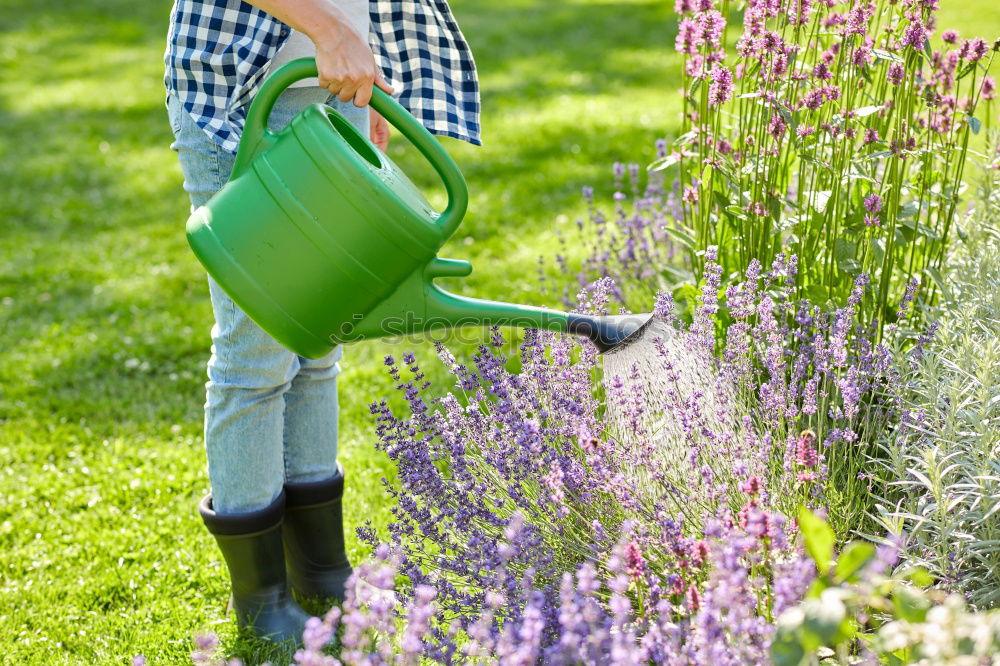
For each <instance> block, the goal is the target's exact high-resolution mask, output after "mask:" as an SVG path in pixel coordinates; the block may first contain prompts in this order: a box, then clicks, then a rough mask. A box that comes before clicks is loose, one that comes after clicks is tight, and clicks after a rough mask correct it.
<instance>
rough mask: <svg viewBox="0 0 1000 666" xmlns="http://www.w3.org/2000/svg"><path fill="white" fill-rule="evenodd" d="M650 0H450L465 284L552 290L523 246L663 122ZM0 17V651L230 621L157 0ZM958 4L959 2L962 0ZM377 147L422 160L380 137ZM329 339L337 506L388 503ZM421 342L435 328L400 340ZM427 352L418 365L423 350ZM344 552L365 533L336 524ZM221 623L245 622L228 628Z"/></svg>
mask: <svg viewBox="0 0 1000 666" xmlns="http://www.w3.org/2000/svg"><path fill="white" fill-rule="evenodd" d="M671 4H672V3H667V2H664V1H662V0H645V1H641V0H634V1H619V2H611V1H605V2H598V1H588V0H576V1H572V2H570V1H564V2H528V1H526V0H508V1H507V2H503V3H497V2H490V1H489V0H455V1H454V2H453V5H454V8H455V12H456V14H457V16H458V18H459V21H460V23H461V24H462V25H463V28H464V30H465V32H466V35H467V36H468V38H469V41H470V42H471V44H472V46H473V49H474V52H475V54H476V57H477V61H478V64H479V68H480V74H481V79H482V86H483V108H484V115H483V126H484V136H483V138H484V141H485V145H484V146H483V147H481V148H473V147H469V146H465V145H459V144H457V143H456V142H452V141H448V142H447V146H448V147H449V149H451V150H453V154H454V156H455V158H456V160H457V161H458V162H459V164H460V165H461V166H462V167H463V169H464V171H465V173H466V177H467V180H468V182H469V186H470V189H471V190H472V195H471V202H470V212H469V214H468V216H467V220H466V222H465V224H464V226H463V227H462V229H461V230H460V232H459V234H458V236H457V237H456V238H455V239H454V240H453V241H452V242H451V243H450V245H449V246H448V251H447V252H446V256H455V257H460V258H465V259H471V260H472V261H473V263H474V264H475V265H476V266H477V272H476V273H473V275H472V277H471V278H469V279H468V280H467V281H466V283H465V285H464V290H465V293H470V294H472V293H474V294H477V295H481V296H485V297H491V298H502V299H505V300H514V301H522V302H534V303H539V304H547V305H554V304H555V303H552V302H547V299H545V298H543V297H541V296H539V295H538V294H537V293H536V292H537V289H536V286H535V277H536V270H537V261H538V257H539V256H540V255H543V254H545V255H548V256H551V254H552V252H553V248H554V241H555V238H556V236H555V232H556V230H558V229H560V228H566V229H568V228H570V226H571V225H572V224H573V221H574V220H575V219H576V217H577V216H579V215H580V214H581V213H582V212H583V207H582V205H581V202H580V197H579V192H580V188H581V187H582V186H583V185H585V184H594V185H597V186H598V188H599V189H600V188H604V192H603V193H602V194H603V195H604V196H607V194H608V192H607V184H608V182H609V180H610V165H611V164H612V163H613V162H614V161H616V160H622V161H638V162H646V161H648V160H649V159H650V158H651V155H652V152H653V151H652V143H653V141H654V140H655V139H656V138H658V137H661V136H664V135H667V134H669V133H670V132H671V131H672V128H673V127H675V125H676V124H677V123H676V116H677V111H678V104H677V94H676V89H677V87H678V83H679V82H678V66H677V65H678V61H677V58H676V57H675V56H674V55H673V40H674V32H675V20H674V19H672V18H671V14H672V9H671ZM942 4H943V5H944V10H943V11H942V22H941V23H942V26H950V27H957V28H958V29H960V30H962V32H963V33H966V32H968V33H972V32H973V31H974V30H975V31H979V32H980V33H982V34H984V36H986V37H989V38H993V37H996V36H998V35H1000V6H991V8H989V9H987V8H986V6H985V5H984V4H983V3H972V2H970V1H969V0H942ZM4 5H5V7H4V9H5V12H4V17H3V19H2V22H0V26H2V29H3V34H2V40H0V127H2V131H0V156H2V158H0V183H3V185H2V189H0V220H2V227H0V330H2V331H3V346H2V347H0V456H2V458H0V459H2V461H3V462H4V465H3V466H2V468H0V475H2V482H0V498H2V502H0V655H3V656H2V658H0V661H2V662H3V663H11V664H34V663H39V664H41V663H44V664H124V663H127V662H128V659H129V658H130V657H131V656H132V655H134V654H136V653H140V652H141V653H144V654H146V655H147V656H148V657H149V658H150V663H153V664H168V663H169V664H173V663H184V662H185V660H186V659H187V655H188V653H189V652H190V650H191V637H192V636H193V635H194V634H195V633H196V632H198V631H200V630H205V629H213V630H216V631H218V632H219V633H220V635H222V637H223V639H224V641H227V642H229V644H231V642H232V638H233V635H234V631H233V627H232V623H231V622H230V621H229V619H228V617H227V616H226V613H225V600H226V594H227V583H228V581H227V577H226V574H225V571H224V568H223V566H222V564H221V562H220V559H219V556H218V552H217V550H216V548H215V545H214V543H213V541H212V539H211V537H210V536H209V535H208V533H207V532H206V531H205V530H204V528H203V526H202V524H201V521H200V519H199V518H198V516H197V513H196V511H195V505H196V502H197V499H198V498H199V497H200V496H201V495H202V494H204V493H205V492H206V491H207V489H208V480H207V476H206V474H205V462H204V454H203V451H202V442H201V434H200V433H201V405H202V402H203V399H204V395H203V393H204V388H203V382H204V363H205V360H206V358H207V353H208V352H207V348H208V343H209V341H208V330H209V327H210V323H211V312H210V308H209V304H208V298H207V289H206V285H205V278H204V272H203V270H202V269H201V267H200V266H199V265H198V264H197V262H196V260H195V259H194V257H193V255H192V254H191V252H190V251H189V250H188V248H187V245H186V243H185V240H184V237H183V222H184V220H185V219H186V216H187V207H188V204H187V200H186V195H185V194H184V193H183V192H182V191H181V179H180V170H179V168H178V166H177V163H176V159H175V157H174V155H173V153H172V152H171V151H170V150H168V147H167V146H168V144H169V141H170V134H169V128H168V127H167V122H166V117H165V111H164V109H163V89H162V83H161V76H162V64H161V55H162V52H163V46H164V44H163V43H164V36H165V31H166V21H167V15H168V12H169V3H168V2H155V3H153V2H126V1H125V0H83V1H79V2H72V3H69V2H56V1H55V0H35V1H34V2H30V3H29V2H27V1H26V0H6V2H5V3H4ZM973 8H975V9H973ZM391 153H392V156H393V157H394V159H396V160H397V161H398V162H400V163H401V164H402V165H403V166H404V167H405V168H407V169H409V170H412V171H413V173H414V174H415V176H416V179H417V180H418V182H419V183H421V184H422V185H424V186H426V187H428V188H430V189H431V191H432V194H433V195H434V196H433V198H434V199H435V200H436V201H440V200H441V192H439V191H437V190H435V189H433V185H434V179H433V177H432V176H431V175H430V174H428V173H427V170H426V168H424V167H423V165H422V164H421V162H420V160H419V159H418V157H417V156H416V155H415V154H414V152H413V151H407V150H406V149H405V147H404V146H402V145H400V143H399V142H398V141H397V142H396V143H395V144H394V145H393V146H392V148H391ZM402 349H403V347H402V345H401V344H400V343H394V344H392V345H389V343H386V342H377V343H364V344H361V345H357V346H353V347H351V348H349V349H348V350H347V353H346V354H345V361H344V364H343V365H344V373H343V375H342V384H341V386H342V398H341V404H342V420H341V423H342V434H341V444H342V456H341V457H342V460H343V463H344V465H345V467H346V468H347V473H348V480H349V489H348V494H347V518H348V522H349V523H351V524H360V523H361V522H363V521H364V520H372V521H373V523H374V524H375V525H376V526H378V527H382V526H384V525H385V523H386V522H387V520H388V519H389V518H390V513H389V506H388V502H387V500H386V499H385V496H384V493H383V491H382V489H381V481H380V480H381V478H382V477H383V476H386V475H387V474H390V468H389V465H388V464H387V462H386V460H385V459H384V458H383V457H382V456H381V455H379V454H377V453H376V452H375V451H374V448H373V445H372V439H373V435H372V431H373V429H372V426H371V422H370V420H369V416H368V410H367V405H368V403H369V402H371V401H372V400H375V399H378V398H380V397H383V396H386V395H388V394H389V393H390V392H391V391H392V386H391V383H390V381H389V380H388V378H387V376H386V375H385V374H384V373H383V372H382V366H381V362H380V359H381V356H382V355H383V354H385V353H390V352H391V353H397V354H398V353H400V352H401V351H402ZM417 351H418V356H419V357H420V358H421V359H423V360H424V363H425V365H433V363H432V361H431V359H432V358H433V350H432V349H430V347H429V346H427V345H426V344H424V345H421V346H418V348H417ZM438 374H439V373H438ZM351 550H352V555H353V556H354V557H355V558H360V557H362V556H363V555H364V552H363V549H362V548H360V547H359V546H357V545H356V544H355V543H354V541H353V539H352V543H351ZM240 645H244V644H243V643H240Z"/></svg>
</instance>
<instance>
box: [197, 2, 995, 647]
mask: <svg viewBox="0 0 1000 666" xmlns="http://www.w3.org/2000/svg"><path fill="white" fill-rule="evenodd" d="M936 5H937V2H936V0H921V1H917V0H903V1H902V2H894V1H893V2H889V1H881V2H854V3H838V2H835V1H833V0H829V1H825V2H815V3H814V2H812V0H792V1H791V2H789V3H780V2H769V1H766V0H755V1H753V2H749V3H748V4H747V6H746V7H745V8H740V9H742V12H741V14H740V16H741V20H742V23H743V32H742V34H741V35H740V36H739V38H738V39H736V40H735V41H733V40H731V39H730V38H729V37H730V36H729V32H728V26H727V22H728V20H729V19H730V18H732V17H733V16H736V12H735V10H736V9H737V8H736V7H735V5H734V6H730V5H729V3H725V2H723V3H718V4H717V3H716V2H714V0H696V1H694V2H691V1H689V0H678V2H677V7H676V9H677V12H678V14H679V17H680V19H679V21H680V22H679V30H678V34H677V49H678V51H680V52H681V53H683V54H684V56H685V65H684V72H685V76H684V89H683V91H682V94H683V96H684V127H683V131H682V132H681V133H680V134H679V136H678V137H677V138H675V139H673V140H672V141H666V140H663V141H659V142H657V145H656V151H657V155H656V157H655V159H653V161H652V163H651V164H650V165H649V169H648V174H649V175H648V177H647V178H646V179H645V181H644V180H643V179H642V178H640V177H639V171H640V169H639V167H638V166H635V165H632V166H624V165H616V166H615V170H614V179H615V180H614V185H615V191H614V196H613V198H614V209H613V212H610V213H605V212H604V211H603V210H601V208H600V206H599V205H598V204H597V203H596V198H595V195H594V192H593V190H590V189H588V190H586V191H585V192H584V196H585V197H586V198H587V200H588V202H589V203H590V215H589V218H588V219H587V220H583V221H581V222H580V225H579V227H580V232H579V236H572V235H571V236H567V237H565V238H564V240H565V244H564V247H563V248H562V250H561V252H560V253H559V255H557V256H555V257H551V258H549V260H550V261H551V262H553V263H555V264H556V265H558V266H559V267H560V269H561V276H560V277H559V278H558V279H556V278H554V277H553V276H552V275H549V276H547V277H546V280H545V284H546V285H547V286H548V287H549V288H551V289H554V290H555V294H556V295H558V296H559V297H561V298H562V299H563V300H564V301H565V302H566V304H567V305H568V306H570V307H573V308H574V309H577V310H579V311H587V312H607V311H616V310H619V309H629V308H630V309H632V310H640V309H641V310H648V309H650V308H652V309H653V310H654V314H655V317H656V321H655V324H654V325H653V326H652V327H651V329H650V330H649V332H647V334H646V335H645V337H644V338H642V339H641V340H640V341H638V342H636V343H634V344H633V345H630V346H628V347H626V348H624V349H622V350H618V351H615V352H612V353H610V354H608V355H607V356H606V357H604V358H603V359H602V358H601V357H600V356H598V355H597V353H596V352H595V351H594V350H593V349H592V348H590V347H589V346H587V345H582V346H581V344H580V343H579V342H577V341H576V340H573V339H570V338H567V337H564V336H560V335H556V334H553V333H548V332H540V331H527V332H525V334H524V337H523V341H521V342H520V344H519V345H518V346H517V347H516V350H515V351H514V352H513V353H509V352H507V351H505V350H507V349H508V348H509V347H510V342H509V341H508V340H507V339H506V338H505V337H504V335H503V334H502V333H501V332H500V331H496V330H494V331H492V332H491V333H490V337H489V340H488V341H487V342H485V343H484V344H482V345H480V346H479V348H478V350H477V351H476V353H475V354H473V355H472V357H471V359H468V360H462V359H460V358H458V357H456V355H455V354H454V353H453V352H452V351H450V350H449V349H448V348H447V347H446V346H443V345H439V346H438V348H437V352H438V357H439V360H440V362H441V363H444V364H445V366H446V367H447V368H448V369H449V370H450V372H451V375H452V376H453V378H454V384H453V385H451V386H447V387H438V386H432V385H431V384H430V382H428V381H427V380H426V377H425V374H424V372H423V370H422V364H423V363H424V361H420V362H418V360H417V358H416V356H415V355H414V354H413V353H407V354H405V355H403V356H402V357H401V358H394V357H392V356H389V357H386V359H385V365H386V371H387V372H388V373H389V374H390V375H391V377H392V378H393V380H394V382H395V383H396V384H397V385H398V389H399V391H400V392H401V393H402V394H403V396H404V397H405V402H406V404H407V407H408V408H407V410H406V412H405V413H396V412H394V411H393V410H392V409H391V408H390V407H389V404H388V402H387V401H380V402H376V403H374V404H372V406H371V412H372V415H373V418H374V422H375V427H376V433H377V436H378V440H379V446H380V448H381V449H383V450H384V451H385V452H386V453H387V454H388V456H389V457H390V459H391V460H392V461H393V462H394V464H395V465H396V467H397V470H398V480H397V481H396V482H395V483H392V484H390V483H388V482H387V484H386V488H387V492H388V494H389V496H390V497H391V498H392V500H393V502H394V505H395V508H394V516H395V521H394V522H393V523H392V524H391V526H390V528H389V530H388V532H387V533H377V532H376V531H375V530H373V529H371V528H369V527H363V528H361V529H360V530H359V534H360V535H361V537H362V538H363V539H364V540H365V541H366V542H368V543H369V544H370V545H371V547H372V549H373V551H374V553H375V554H374V557H373V558H372V560H371V561H368V562H366V563H364V564H362V565H361V566H360V567H359V568H358V571H357V579H358V580H359V581H364V582H365V584H364V585H359V586H358V587H357V591H356V592H355V593H354V594H352V595H351V596H350V597H349V598H348V599H347V600H346V602H345V603H344V605H343V606H342V607H338V608H334V609H332V610H331V611H330V612H329V613H328V614H327V615H326V616H325V618H323V619H322V620H321V619H318V618H317V619H314V620H313V621H312V622H311V623H310V626H309V627H308V629H307V631H306V635H305V637H304V646H303V648H302V650H300V651H299V652H298V653H297V654H296V662H297V663H299V664H337V663H345V664H376V663H403V664H407V663H411V664H417V663H423V662H422V660H429V661H432V662H437V663H445V664H451V663H484V664H485V663H491V664H492V663H502V664H533V663H547V664H639V663H656V664H709V663H711V664H760V663H766V662H768V661H774V662H775V663H779V664H799V663H817V662H818V661H819V660H821V659H823V660H825V661H824V663H860V662H866V663H879V662H880V661H881V662H884V663H918V662H919V663H927V664H938V663H955V664H958V663H997V662H996V661H995V659H996V657H995V655H996V654H997V653H998V652H1000V619H998V618H1000V616H998V615H997V614H996V612H989V610H988V609H989V608H991V607H993V606H995V605H996V604H997V603H998V600H1000V583H998V580H1000V579H998V571H1000V559H998V558H1000V545H998V544H1000V508H998V506H1000V504H998V500H1000V468H998V467H997V462H996V461H997V455H998V450H997V437H996V432H997V428H996V423H995V419H996V418H997V410H998V409H1000V400H998V399H997V382H996V369H995V367H994V366H995V364H994V363H993V361H994V360H995V359H996V358H997V352H998V350H997V348H996V339H997V338H996V335H997V333H998V329H1000V324H998V319H997V315H996V313H997V311H998V306H1000V303H998V302H997V300H996V298H997V296H996V294H997V293H998V289H997V287H998V285H1000V273H998V271H1000V264H998V263H997V260H996V259H995V257H996V255H997V253H998V252H1000V243H998V240H997V235H996V229H997V225H998V224H1000V217H998V214H997V213H996V210H997V204H998V201H997V190H996V187H997V174H998V171H997V165H998V163H1000V162H998V160H1000V156H998V153H997V150H996V146H995V145H994V144H988V147H987V148H985V149H984V148H983V145H984V144H985V142H984V137H985V136H986V135H987V134H990V131H991V127H990V124H991V121H992V120H994V119H995V116H996V110H995V109H994V108H993V104H994V82H993V79H992V78H991V77H990V75H989V68H990V66H991V64H992V60H993V57H994V54H995V52H996V51H997V50H998V49H1000V43H998V44H991V43H988V42H986V41H985V40H983V39H981V38H971V39H963V38H961V37H960V36H959V35H957V34H956V33H955V32H954V31H950V30H942V31H940V32H938V26H936V21H935V17H934V12H935V10H936ZM730 51H733V52H734V53H735V56H733V54H732V53H730ZM984 150H985V152H984ZM973 157H975V158H976V159H977V160H979V161H980V162H982V163H983V164H984V166H986V167H987V168H986V169H985V170H984V171H983V174H985V175H980V176H979V177H981V178H982V179H983V181H982V182H983V183H985V185H984V188H985V189H984V191H983V192H980V193H979V194H978V195H977V196H976V197H975V198H974V199H973V200H972V201H973V213H972V215H971V216H970V217H968V218H966V217H965V213H964V212H962V213H960V209H961V206H960V203H961V200H962V199H961V196H960V195H961V194H962V193H963V189H964V188H967V186H968V183H970V182H972V179H971V178H970V174H969V171H970V170H969V169H968V168H967V165H968V164H969V163H970V160H971V159H972V158H973ZM977 182H978V181H977ZM963 225H964V226H963ZM973 226H974V227H975V229H972V227H973ZM989 230H993V231H992V232H991V231H989ZM956 239H958V240H957V241H956ZM580 247H586V252H585V253H584V254H585V255H586V256H583V257H581V256H580V254H581V253H580V251H579V248H580ZM949 267H951V270H949ZM956 270H957V271H958V272H959V275H958V276H955V275H953V274H954V273H955V271H956ZM574 281H575V283H576V284H574V285H573V286H572V287H567V286H566V285H567V284H570V283H572V282H574ZM574 292H578V293H574ZM950 593H957V594H951V596H949V594H950ZM967 603H968V604H972V606H971V607H968V606H967V605H966V604H967ZM334 646H336V647H334ZM199 658H200V659H202V660H203V661H207V660H210V659H212V658H213V657H211V656H210V655H209V654H208V653H207V652H203V653H200V654H199ZM965 658H967V659H969V660H971V661H962V659H965ZM990 659H993V660H994V661H993V662H990V661H989V660H990ZM976 660H980V661H976ZM983 660H985V661H983Z"/></svg>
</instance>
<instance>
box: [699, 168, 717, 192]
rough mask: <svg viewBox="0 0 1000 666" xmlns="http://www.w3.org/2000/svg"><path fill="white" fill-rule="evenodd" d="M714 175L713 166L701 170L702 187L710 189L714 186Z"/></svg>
mask: <svg viewBox="0 0 1000 666" xmlns="http://www.w3.org/2000/svg"><path fill="white" fill-rule="evenodd" d="M713 173H715V168H714V167H713V166H712V165H711V164H706V165H705V168H704V169H702V170H701V186H702V187H709V186H710V185H711V184H712V174H713Z"/></svg>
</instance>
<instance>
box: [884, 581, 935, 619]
mask: <svg viewBox="0 0 1000 666" xmlns="http://www.w3.org/2000/svg"><path fill="white" fill-rule="evenodd" d="M930 607H931V602H930V601H928V600H927V598H926V597H925V596H924V595H923V594H921V593H920V591H919V590H917V589H916V588H913V587H911V586H909V585H897V586H896V589H895V590H893V593H892V609H893V615H894V616H896V617H897V618H899V619H901V620H906V621H907V622H923V621H924V620H926V619H927V611H928V610H929V609H930Z"/></svg>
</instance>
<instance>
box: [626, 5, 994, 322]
mask: <svg viewBox="0 0 1000 666" xmlns="http://www.w3.org/2000/svg"><path fill="white" fill-rule="evenodd" d="M719 9H720V7H718V6H717V5H716V3H715V2H714V1H713V0H701V1H698V2H692V1H688V0H678V2H677V5H676V10H677V12H678V15H679V28H678V36H677V40H676V48H677V50H678V52H680V53H681V54H682V55H683V57H684V91H683V94H684V115H683V122H684V127H683V133H682V134H681V135H680V136H679V138H677V139H676V140H675V141H674V142H673V145H672V146H664V148H663V149H661V151H660V152H661V155H660V156H659V158H658V159H657V161H656V162H654V163H653V164H652V165H651V169H652V170H653V171H662V172H664V174H665V175H668V177H669V175H670V174H675V175H676V180H677V186H676V192H677V193H678V194H679V195H680V197H679V198H680V200H679V201H678V202H676V203H672V204H671V205H670V206H667V207H665V208H664V211H665V212H666V213H667V214H669V215H670V216H672V217H673V218H674V219H672V220H670V221H669V222H667V223H666V224H664V225H662V228H663V229H665V230H666V232H668V233H669V234H670V235H671V237H672V239H673V241H674V242H675V243H678V244H680V245H682V246H684V247H685V249H686V250H687V259H688V261H687V266H688V267H689V268H690V270H691V271H692V273H693V277H694V280H695V281H698V280H700V279H701V278H702V276H703V272H704V265H705V261H704V257H703V252H704V251H705V248H707V247H708V246H710V245H715V246H717V247H718V248H719V257H720V262H721V263H722V266H723V269H724V273H725V274H727V275H728V274H731V273H732V272H733V271H736V270H739V269H740V268H741V267H743V266H746V265H747V264H748V263H749V261H750V260H751V259H757V260H759V261H760V262H761V263H762V264H763V265H769V264H770V263H771V262H772V261H773V260H774V258H775V257H776V256H777V255H778V254H780V253H782V252H785V253H787V252H789V251H791V252H794V253H796V254H797V255H798V256H799V257H800V258H801V259H802V267H801V279H800V281H799V285H798V290H799V294H798V295H799V296H808V297H809V298H810V299H811V300H812V301H813V302H817V303H821V302H823V301H826V300H827V299H834V300H835V301H842V300H844V299H846V298H847V296H848V295H849V294H850V292H851V290H852V289H853V285H854V281H855V279H856V277H857V276H858V275H860V274H862V273H864V274H866V275H869V276H870V277H871V282H872V288H871V290H870V293H869V294H868V295H867V296H866V298H865V299H864V301H863V302H862V303H860V304H859V309H860V311H861V312H862V314H863V315H864V316H865V317H866V318H868V319H869V320H877V321H878V322H879V326H880V334H881V326H882V325H883V324H884V323H886V322H891V321H892V320H894V319H895V314H894V313H895V304H896V303H897V302H898V301H899V299H900V298H901V297H902V295H903V292H904V290H905V288H906V285H908V284H910V283H911V282H912V281H913V280H914V279H917V280H919V281H920V282H922V283H924V284H927V285H929V287H928V288H927V289H925V290H923V294H924V295H925V296H926V297H928V298H931V297H933V295H934V290H935V289H936V288H937V287H938V286H939V285H940V283H941V281H942V278H941V275H940V270H941V267H942V261H943V259H944V253H945V248H946V247H947V244H948V238H949V236H950V235H951V233H952V226H953V225H952V222H953V219H954V216H955V211H956V208H957V206H958V200H959V193H960V190H961V184H962V178H963V175H964V170H965V164H966V161H967V160H966V158H967V154H968V150H969V142H970V136H971V135H975V134H978V133H979V132H980V128H981V126H982V124H983V121H984V119H985V121H986V123H987V124H988V123H989V122H990V118H989V114H991V113H993V109H992V100H993V97H994V96H995V93H994V89H995V84H994V81H993V79H992V78H991V77H990V76H989V74H988V72H989V70H990V67H991V65H992V61H993V57H994V54H995V51H996V50H997V46H996V45H990V44H988V43H987V42H986V41H984V40H983V39H980V38H972V39H962V38H961V37H960V36H959V35H958V34H957V33H956V32H955V31H944V33H943V34H942V37H941V39H940V40H939V39H938V38H936V37H935V36H934V26H935V23H936V20H935V16H934V13H935V11H936V9H937V0H902V1H901V2H897V1H890V0H878V1H876V0H863V1H860V2H854V1H852V2H843V3H841V2H836V1H835V0H824V1H822V2H813V0H785V1H775V0H749V1H748V2H747V4H746V7H745V9H744V11H743V16H742V21H743V25H742V29H743V32H742V34H741V35H740V37H739V38H738V39H737V41H736V43H735V49H734V51H735V52H734V53H733V54H729V53H727V52H726V49H725V41H724V33H725V29H726V17H727V16H728V14H727V11H726V8H724V7H723V8H722V9H723V11H721V12H720V11H719ZM935 44H936V45H938V46H939V47H940V48H939V49H936V48H935V47H934V46H933V45H935ZM998 44H1000V42H998ZM984 113H985V117H984ZM872 197H876V198H877V199H878V201H879V202H884V204H883V206H882V207H881V209H880V210H879V211H878V212H873V211H871V210H870V208H869V206H868V203H869V202H870V201H872ZM646 198H647V197H643V198H642V199H646ZM638 203H639V201H637V204H638ZM637 210H638V211H640V214H641V209H638V208H637ZM677 277H678V275H677V272H676V271H671V273H670V274H669V275H666V276H665V278H666V281H668V282H670V281H673V282H674V283H675V284H676V281H677Z"/></svg>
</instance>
